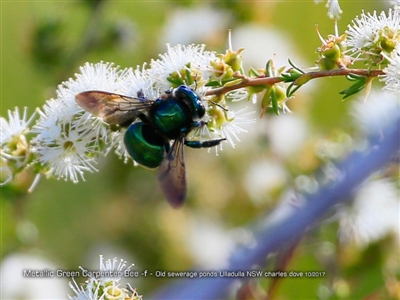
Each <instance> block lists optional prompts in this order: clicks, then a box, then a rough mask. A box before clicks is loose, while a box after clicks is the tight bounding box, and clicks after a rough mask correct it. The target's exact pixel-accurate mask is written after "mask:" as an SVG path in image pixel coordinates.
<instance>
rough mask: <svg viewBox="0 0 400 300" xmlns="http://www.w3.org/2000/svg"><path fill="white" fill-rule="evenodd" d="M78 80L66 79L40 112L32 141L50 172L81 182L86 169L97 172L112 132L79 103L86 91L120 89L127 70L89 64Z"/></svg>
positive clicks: (39, 157) (39, 158)
mask: <svg viewBox="0 0 400 300" xmlns="http://www.w3.org/2000/svg"><path fill="white" fill-rule="evenodd" d="M80 71H81V73H80V74H76V79H69V80H68V81H66V82H63V83H62V84H61V85H60V86H59V87H58V90H57V95H58V97H57V99H51V100H48V101H47V102H46V104H45V105H44V106H43V111H39V114H40V118H39V120H38V122H37V124H36V125H35V126H34V128H33V130H32V131H33V132H34V133H36V134H37V136H36V137H35V138H34V139H33V140H32V146H33V147H34V150H35V153H36V161H37V162H39V163H40V164H41V165H43V166H44V167H45V171H46V172H47V173H48V174H49V175H53V176H55V177H57V178H58V179H59V178H64V179H65V180H72V181H73V182H78V181H79V177H80V178H82V179H84V172H86V171H89V172H93V171H97V169H96V168H95V167H94V164H95V163H96V162H95V158H96V157H97V156H98V155H99V154H101V153H106V150H107V148H105V145H106V144H107V143H108V136H109V134H110V131H109V129H108V124H106V123H105V122H104V121H103V120H102V119H101V118H99V117H95V116H92V115H90V114H89V113H88V112H86V111H84V110H83V109H82V108H81V107H79V106H78V105H77V103H76V102H75V96H76V95H77V94H79V93H81V92H84V91H90V90H103V91H107V92H118V91H120V90H121V88H122V87H123V84H122V82H121V76H122V75H123V73H122V72H121V71H119V70H118V68H115V67H114V66H113V64H110V63H102V62H100V63H98V64H89V63H87V64H85V65H84V66H83V67H81V68H80Z"/></svg>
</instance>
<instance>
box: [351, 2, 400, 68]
mask: <svg viewBox="0 0 400 300" xmlns="http://www.w3.org/2000/svg"><path fill="white" fill-rule="evenodd" d="M352 23H353V25H352V26H350V25H348V29H347V31H346V33H347V40H346V46H347V47H348V50H347V51H346V52H352V53H353V55H356V56H357V57H359V56H361V55H365V56H366V57H365V58H363V59H364V60H367V63H369V64H379V63H381V62H382V57H381V55H380V54H381V53H385V52H386V53H388V52H389V53H390V52H391V51H392V49H393V48H394V46H395V44H397V43H398V42H399V40H400V10H398V9H389V12H388V14H387V16H386V14H385V13H384V12H381V13H380V14H379V16H378V15H377V13H376V11H374V13H373V14H372V15H371V14H370V13H368V14H365V13H364V12H363V13H362V14H361V16H360V17H358V16H357V17H356V19H355V20H353V21H352Z"/></svg>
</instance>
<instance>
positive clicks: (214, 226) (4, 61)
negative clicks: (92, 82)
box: [0, 0, 399, 299]
mask: <svg viewBox="0 0 400 300" xmlns="http://www.w3.org/2000/svg"><path fill="white" fill-rule="evenodd" d="M324 4H325V3H321V4H319V5H316V4H314V2H313V1H298V2H296V1H290V2H287V1H279V2H278V1H268V2H259V1H255V2H247V1H246V2H242V1H215V2H213V1H212V2H204V3H202V2H197V1H186V2H170V1H159V2H151V1H148V2H147V1H106V0H97V1H52V2H37V1H30V2H18V1H16V2H11V1H10V2H3V1H2V3H1V39H2V46H1V107H0V115H1V116H3V117H6V116H7V110H9V109H14V107H16V106H17V107H19V108H20V110H21V109H22V108H23V107H25V106H26V107H28V109H29V113H30V114H31V113H33V112H34V110H35V108H36V107H41V106H42V105H43V104H44V103H45V101H46V100H47V99H50V98H53V97H56V94H55V91H56V88H57V85H58V84H60V83H61V82H62V81H65V80H68V79H69V78H70V77H73V76H74V74H75V73H77V72H79V66H82V65H83V64H84V63H85V62H92V63H96V62H99V61H105V62H114V63H115V64H116V65H119V66H121V67H122V68H127V67H133V68H135V67H136V66H137V65H142V64H143V63H144V62H150V60H151V59H152V58H153V59H156V58H158V54H159V53H164V52H165V51H166V43H170V44H171V45H172V46H173V45H176V44H189V43H201V44H203V43H204V44H206V49H207V50H210V51H217V52H218V53H223V52H225V50H226V49H227V48H228V29H231V30H232V43H233V48H234V49H239V48H242V47H244V48H245V51H244V52H243V57H244V58H243V60H244V68H245V70H248V69H249V67H254V68H256V69H257V68H264V67H265V63H266V62H267V60H268V59H271V58H274V60H275V66H276V67H281V66H288V63H287V59H288V58H291V59H292V60H293V61H294V62H295V63H296V64H297V65H299V66H302V67H312V66H314V62H315V60H317V59H318V57H317V53H316V49H317V47H319V46H320V45H321V42H320V40H319V39H318V37H317V33H316V31H315V24H318V25H319V30H320V32H321V33H322V35H323V36H327V35H328V34H334V22H333V20H330V19H329V18H328V17H327V9H326V8H325V5H324ZM340 5H341V8H342V10H343V14H342V17H341V19H340V20H339V22H338V24H339V33H343V32H344V31H345V30H346V27H347V24H349V23H350V21H351V20H352V19H354V18H355V16H356V15H360V14H361V11H362V9H364V10H365V11H370V12H372V11H373V10H377V11H381V10H387V7H388V3H387V2H384V1H340ZM360 66H361V67H362V65H360ZM348 86H349V83H348V82H347V81H346V80H345V79H344V78H330V79H329V80H328V79H319V80H318V82H314V83H311V84H308V85H307V86H306V87H304V88H302V89H300V91H299V92H298V93H297V95H296V97H295V98H294V99H291V100H290V101H288V102H287V105H288V106H289V108H290V109H291V110H292V112H293V113H292V114H281V116H279V117H278V116H276V115H274V114H272V113H270V114H266V115H265V116H264V117H263V118H262V119H260V118H258V116H259V115H260V105H259V104H253V103H250V102H249V103H248V104H247V107H248V111H255V113H254V115H253V117H254V119H255V122H254V123H252V124H248V125H246V127H245V129H246V130H247V131H248V132H247V133H242V134H241V135H240V136H239V138H240V139H241V142H238V143H237V145H236V148H235V149H233V148H231V147H230V146H229V145H224V149H223V151H220V152H219V155H218V156H216V155H215V152H214V151H213V150H211V151H207V149H202V150H195V149H188V148H187V149H186V166H187V177H188V197H187V200H186V204H185V205H184V207H183V208H181V209H180V210H173V209H172V208H171V207H170V206H169V205H168V203H167V202H166V200H165V199H164V198H163V195H162V193H161V191H160V189H159V187H158V185H157V179H156V171H151V170H146V169H144V168H141V167H133V165H132V164H131V163H128V164H124V163H123V162H122V161H121V160H119V159H118V158H117V157H116V156H115V155H114V154H113V153H110V154H109V155H108V156H107V157H105V158H100V160H99V164H98V166H97V167H98V169H99V170H100V172H98V173H93V174H86V176H85V179H86V181H81V182H79V183H78V184H73V183H71V182H65V181H57V180H55V179H45V178H42V179H41V181H40V183H39V184H38V186H37V187H36V188H35V190H34V191H33V193H31V194H28V193H27V192H26V191H27V189H28V188H29V186H30V184H31V182H32V180H33V178H34V174H31V173H29V172H25V173H23V174H20V175H19V176H18V178H16V180H15V181H14V182H13V183H12V184H9V185H7V186H2V187H1V257H0V258H1V260H2V266H1V272H2V274H1V281H2V285H3V287H2V289H3V296H4V299H62V298H66V295H67V294H70V295H72V294H73V292H72V290H70V289H69V288H68V281H69V280H70V279H69V278H49V279H46V280H44V279H27V278H22V276H21V274H22V271H21V270H22V269H26V268H34V269H50V270H56V269H62V270H78V267H79V266H82V267H84V268H85V269H90V270H96V269H98V268H99V265H98V260H99V258H98V257H99V255H100V254H102V255H104V257H105V258H113V257H119V258H123V259H125V260H127V262H128V264H130V263H134V264H135V267H134V269H137V270H148V271H149V272H155V271H156V270H166V271H168V270H171V271H179V270H187V269H190V268H193V267H195V266H197V267H200V268H203V269H209V270H215V269H217V268H221V267H222V268H223V266H224V263H225V262H226V259H227V257H228V256H229V253H230V252H231V251H232V249H233V248H234V245H235V244H237V243H247V242H248V239H247V238H246V237H247V233H246V230H245V229H244V228H243V227H242V226H246V225H249V224H252V222H253V221H254V220H256V219H257V218H258V217H260V216H263V215H264V214H266V213H268V211H270V210H272V209H273V207H274V206H275V205H276V203H277V202H278V201H280V200H281V199H282V198H285V197H287V195H288V194H290V193H297V192H300V193H312V192H313V191H314V190H315V188H316V186H317V183H316V178H315V176H314V175H313V174H314V173H315V172H316V170H321V168H322V166H329V164H330V163H331V161H334V160H336V159H339V158H341V157H343V156H344V155H345V154H346V153H348V152H349V151H350V150H352V149H353V148H354V145H355V144H357V141H356V139H357V136H358V135H359V130H358V128H357V126H356V125H355V122H354V120H353V119H354V118H353V117H352V114H351V111H352V108H353V107H354V102H356V101H363V100H360V99H357V98H356V97H352V98H350V99H348V100H346V101H342V99H341V96H340V95H339V94H338V92H339V91H341V90H343V89H345V88H347V87H348ZM376 86H377V87H378V88H379V82H376ZM241 106H243V104H242V103H241ZM393 173H396V171H393V170H392V171H390V170H389V171H388V174H387V176H386V177H388V178H390V177H392V176H393ZM377 182H378V184H380V186H379V187H380V188H381V189H384V190H385V191H386V192H387V191H389V192H387V193H389V194H390V193H391V194H390V197H392V198H393V197H394V198H396V192H395V191H396V190H393V186H394V183H393V182H392V180H390V179H385V180H382V179H380V181H377ZM376 184H377V183H376V182H375V185H376ZM367 188H371V186H369V187H367ZM376 193H377V194H378V195H381V194H380V193H378V192H376ZM393 193H395V195H394V196H393ZM370 194H373V193H372V192H369V193H368V192H367V193H365V194H364V195H365V197H366V196H367V195H370ZM365 197H364V198H365ZM390 197H389V198H390ZM379 207H380V206H379V205H378V206H377V210H376V213H377V214H379V213H380V212H379V210H378V209H379ZM394 218H395V217H394ZM340 220H341V218H340V216H339V215H338V213H337V212H332V213H331V215H329V216H327V218H326V222H323V223H322V226H320V227H318V228H315V229H314V230H312V231H311V232H309V233H308V235H307V236H306V237H304V238H303V239H302V241H301V242H300V243H299V245H298V247H297V249H296V251H295V252H294V255H293V257H292V259H291V261H290V262H289V263H288V265H287V270H289V271H291V270H295V271H322V270H324V271H326V272H327V275H326V276H325V277H323V278H315V279H304V278H303V279H298V278H297V279H290V278H288V279H284V280H282V282H281V284H280V286H279V289H278V290H277V291H276V297H277V299H310V298H314V299H316V298H317V297H319V298H320V299H360V298H361V297H365V296H366V295H371V294H374V295H384V296H385V297H388V298H390V297H393V295H394V294H395V293H394V294H393V289H394V290H396V287H397V289H399V288H398V279H396V274H393V272H392V271H391V269H387V268H386V267H387V266H393V263H394V264H397V263H398V261H397V262H396V259H395V256H396V247H394V248H393V243H394V242H393V237H392V235H391V234H390V232H391V230H392V229H393V228H391V227H390V226H392V225H393V224H394V225H393V226H395V224H396V223H395V222H396V218H395V220H394V223H390V226H389V225H388V230H387V231H383V233H382V234H379V235H375V236H374V237H375V238H371V239H367V240H366V241H364V240H363V241H364V242H362V243H360V242H359V239H358V241H357V237H356V236H354V235H350V236H347V237H346V236H345V235H343V234H342V235H341V230H342V228H343V226H344V225H343V224H344V223H343V222H341V221H340ZM397 222H398V219H397ZM397 225H398V223H397ZM343 236H345V237H343ZM396 245H398V244H396ZM391 249H393V250H391ZM397 254H398V253H397ZM371 258H372V259H371ZM397 268H398V266H397ZM266 270H269V269H268V266H267V267H266ZM397 272H398V269H397ZM393 275H394V276H393ZM397 275H398V274H397ZM76 280H77V281H78V282H83V281H84V278H77V279H76ZM170 281H171V279H170V280H168V279H160V278H156V277H146V278H144V277H140V278H138V279H135V280H129V283H130V284H131V285H132V286H133V287H136V288H137V290H138V292H139V293H140V294H142V295H144V298H145V299H146V295H150V294H151V293H152V292H154V291H155V290H157V289H158V288H160V287H162V286H164V285H166V284H168V283H169V282H170ZM172 281H173V279H172ZM270 284H271V282H270V281H268V280H267V279H263V280H260V281H258V282H257V285H258V288H259V289H260V290H261V291H262V290H264V291H265V290H268V287H269V285H270ZM396 284H397V285H396ZM397 291H399V290H397ZM232 297H233V298H235V296H232ZM330 297H333V298H330ZM335 297H336V298H335ZM378 298H379V297H378ZM378 298H373V299H378ZM249 299H251V298H249ZM382 299H383V298H382Z"/></svg>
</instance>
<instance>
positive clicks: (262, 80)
mask: <svg viewBox="0 0 400 300" xmlns="http://www.w3.org/2000/svg"><path fill="white" fill-rule="evenodd" d="M350 74H355V75H359V76H365V77H377V76H379V75H383V74H384V73H383V71H382V70H366V69H345V68H342V69H337V70H327V71H316V72H309V73H304V74H303V75H300V76H298V77H297V78H294V80H293V82H294V84H296V83H297V82H301V81H302V80H304V79H305V78H307V79H306V81H309V80H311V79H315V78H322V77H332V76H347V75H350ZM237 78H242V81H241V82H240V83H238V84H235V85H226V86H223V87H220V88H216V89H213V90H210V91H207V92H206V96H211V95H216V96H219V95H223V94H226V93H228V92H230V91H233V90H237V89H240V88H244V87H247V86H257V85H269V86H272V85H274V84H275V83H278V82H284V81H285V79H284V78H283V77H281V76H276V77H259V78H250V77H247V76H244V75H241V74H240V75H238V76H237Z"/></svg>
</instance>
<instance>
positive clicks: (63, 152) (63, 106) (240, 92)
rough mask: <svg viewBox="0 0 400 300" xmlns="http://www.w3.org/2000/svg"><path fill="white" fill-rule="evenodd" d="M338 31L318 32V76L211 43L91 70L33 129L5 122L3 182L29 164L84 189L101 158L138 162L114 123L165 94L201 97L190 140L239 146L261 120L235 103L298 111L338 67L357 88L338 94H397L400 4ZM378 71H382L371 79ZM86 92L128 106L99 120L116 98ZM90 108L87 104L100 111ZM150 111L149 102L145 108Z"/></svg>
mask: <svg viewBox="0 0 400 300" xmlns="http://www.w3.org/2000/svg"><path fill="white" fill-rule="evenodd" d="M327 5H329V7H330V9H332V11H331V14H333V15H335V16H336V15H338V14H339V13H340V11H341V10H340V7H339V6H338V2H337V1H328V4H327ZM335 22H336V21H335ZM335 24H336V25H335V34H333V35H329V36H328V38H327V39H324V38H323V37H322V36H321V35H320V34H319V36H320V39H321V41H322V46H321V47H320V48H319V49H318V52H319V56H320V58H319V60H318V61H317V65H318V72H319V73H318V72H314V73H313V74H311V72H310V73H307V72H306V69H303V68H299V67H297V66H296V65H295V64H294V63H293V62H292V61H290V60H289V63H290V64H291V67H292V68H289V69H287V70H285V69H284V68H278V69H276V68H275V67H274V64H273V61H272V60H269V61H268V62H267V64H266V66H265V68H257V69H255V68H251V69H250V70H249V71H248V73H245V71H244V69H243V65H242V52H243V50H244V49H239V50H237V51H235V50H233V49H232V46H231V45H230V47H229V49H228V50H227V51H226V52H225V53H220V54H218V53H216V52H213V51H207V50H206V49H205V46H204V45H187V46H184V45H177V46H174V47H171V46H168V49H167V52H166V53H165V54H161V55H160V57H159V58H158V59H154V60H151V62H150V63H149V64H148V65H146V64H144V65H143V66H142V67H137V68H136V69H131V68H128V69H121V68H119V67H117V66H115V65H113V64H112V63H105V62H100V63H97V64H91V63H86V64H85V65H84V66H83V67H81V68H80V73H78V74H76V76H75V78H74V79H69V80H68V81H65V82H63V83H62V84H61V85H59V87H58V89H57V96H56V98H55V99H50V100H48V101H47V102H46V104H45V105H44V106H43V108H42V109H38V110H37V113H36V115H38V116H39V118H38V120H37V122H36V124H34V125H33V126H32V120H33V118H34V116H32V117H31V118H28V117H27V112H26V110H24V113H23V115H22V116H20V113H19V110H18V109H16V110H15V111H13V112H9V114H8V117H9V118H8V120H7V119H5V118H0V124H1V129H0V130H1V131H0V133H1V136H0V158H1V165H0V168H1V178H0V179H1V182H2V183H3V184H4V183H8V182H10V181H11V180H12V179H13V178H14V176H15V175H16V174H18V173H20V172H21V171H23V170H25V169H26V168H28V167H32V168H33V170H34V172H35V173H36V174H44V175H46V176H48V177H55V178H57V179H65V180H71V181H73V182H78V181H79V180H81V179H84V174H85V173H86V172H93V171H97V169H96V159H97V158H98V157H99V156H100V155H106V154H108V153H109V152H111V151H114V152H115V153H117V155H118V156H119V157H120V158H122V159H123V160H124V161H125V162H127V161H128V160H130V159H131V157H130V155H129V154H128V152H127V150H126V147H125V144H124V135H125V132H126V128H125V126H119V125H121V122H116V121H115V120H114V121H110V120H112V119H113V118H115V119H117V118H119V117H120V116H121V114H122V113H121V111H128V110H132V107H133V104H132V103H131V100H130V99H133V98H135V99H136V100H137V101H139V102H140V101H141V102H142V103H146V101H147V100H156V99H160V98H162V97H165V93H166V92H167V91H171V89H174V88H177V87H179V86H180V85H185V86H188V87H189V88H191V89H192V90H194V91H195V92H196V93H197V94H198V96H199V97H200V99H201V100H202V102H203V104H204V107H205V110H206V113H205V115H204V117H203V118H202V120H201V122H199V124H198V126H193V127H194V128H193V130H192V131H191V132H190V133H187V136H185V138H187V139H188V140H193V141H200V142H201V141H204V140H212V139H217V140H220V141H221V140H226V141H227V142H228V143H229V144H230V145H231V146H232V147H234V146H235V142H236V141H238V140H239V136H238V134H239V133H242V132H245V130H244V129H243V128H242V125H243V124H246V123H249V122H253V121H254V120H252V119H250V118H249V116H250V114H249V113H247V112H246V111H245V109H244V108H238V110H237V111H234V110H232V109H231V103H232V102H233V101H237V100H242V99H248V100H253V101H254V100H255V99H257V98H258V96H259V95H261V97H260V99H261V101H260V102H261V110H262V111H261V116H263V115H264V114H265V113H266V112H267V111H268V112H271V111H272V112H275V113H276V114H279V111H280V110H283V111H284V112H285V111H289V112H290V110H289V108H288V107H287V106H286V102H287V100H288V99H290V98H291V97H292V95H293V94H294V92H295V91H297V90H298V89H299V88H300V87H301V86H302V85H304V84H305V83H307V82H308V81H310V80H311V79H314V78H318V77H328V76H332V75H334V74H333V73H332V72H331V71H335V70H334V69H339V71H340V73H336V75H342V76H347V77H348V79H349V80H353V81H355V83H354V84H353V85H352V86H351V87H350V88H348V89H346V90H344V91H342V92H340V93H341V94H344V95H345V96H344V97H349V96H351V95H353V94H356V93H358V92H359V91H361V90H363V89H366V90H368V88H369V85H370V83H371V81H372V79H373V78H374V77H377V76H380V79H381V81H382V82H384V84H385V87H384V88H385V89H387V90H389V91H392V92H395V93H399V91H400V89H399V82H400V73H399V68H400V46H399V44H400V9H399V7H398V6H395V7H394V8H393V9H390V10H389V11H388V13H387V14H385V13H384V12H382V13H380V14H377V13H376V12H374V13H373V14H370V13H367V14H365V13H364V12H363V13H362V14H361V16H360V17H357V18H356V19H355V20H354V21H353V25H352V26H348V29H347V31H346V33H344V34H341V35H340V34H339V32H338V28H337V22H336V23H335ZM359 60H362V61H364V62H365V63H366V65H367V66H368V69H367V70H364V72H361V73H360V70H357V71H358V73H353V72H352V70H351V69H349V67H350V66H351V65H352V64H353V63H354V62H355V61H359ZM374 68H375V70H374ZM382 68H383V70H382ZM372 71H377V72H375V73H374V75H371V72H372ZM316 73H317V74H316ZM245 74H247V75H245ZM287 84H289V85H287ZM88 91H99V92H100V93H103V95H104V93H108V94H107V95H114V96H115V95H123V96H122V97H123V98H124V99H127V100H126V102H127V103H125V106H122V104H120V103H113V105H114V107H108V109H107V112H106V113H99V108H98V107H99V106H101V105H103V106H109V103H105V102H102V101H106V102H107V101H109V100H101V101H99V100H97V101H98V102H97V104H96V105H97V106H98V107H96V109H94V110H93V109H84V108H83V107H84V106H80V105H78V104H77V102H76V97H77V95H80V94H81V93H84V92H88ZM118 97H120V98H121V96H118ZM86 100H87V99H86ZM87 101H88V103H87V105H89V106H90V105H93V103H90V101H89V100H87ZM150 102H151V101H150ZM143 107H145V105H142V107H141V109H143ZM148 107H149V106H148ZM103 110H104V109H103ZM89 112H91V113H93V114H91V113H89ZM119 113H120V114H119ZM106 114H107V115H106ZM129 116H130V115H129ZM135 118H137V115H135V114H132V117H131V118H130V119H128V118H127V120H126V122H128V121H130V122H131V121H132V119H135ZM122 123H123V122H122ZM123 124H124V125H125V123H123ZM31 126H32V127H31ZM171 142H172V141H171ZM196 145H197V144H196ZM221 147H222V144H220V146H219V147H215V149H216V152H217V153H218V148H219V149H221ZM35 182H36V181H35Z"/></svg>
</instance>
